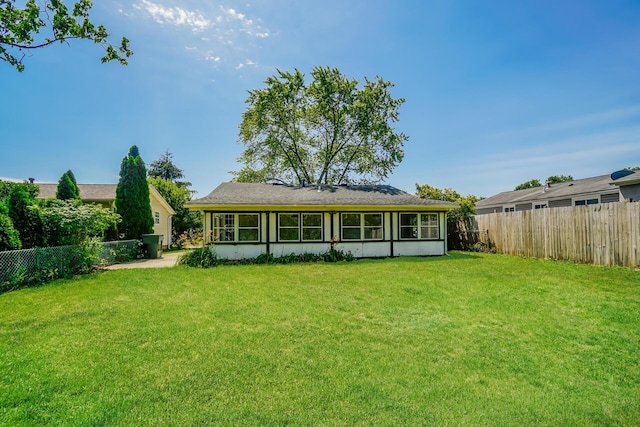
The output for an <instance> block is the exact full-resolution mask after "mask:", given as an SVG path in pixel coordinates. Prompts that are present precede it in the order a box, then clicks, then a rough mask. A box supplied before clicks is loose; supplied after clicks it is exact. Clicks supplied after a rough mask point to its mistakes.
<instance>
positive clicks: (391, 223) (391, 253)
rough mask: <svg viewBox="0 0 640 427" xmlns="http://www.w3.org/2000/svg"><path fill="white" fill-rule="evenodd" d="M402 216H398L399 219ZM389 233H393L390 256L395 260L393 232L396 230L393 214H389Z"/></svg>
mask: <svg viewBox="0 0 640 427" xmlns="http://www.w3.org/2000/svg"><path fill="white" fill-rule="evenodd" d="M399 216H400V215H398V217H399ZM389 224H390V227H389V233H391V239H390V243H389V246H390V247H391V248H390V256H391V257H392V258H393V230H395V227H394V226H393V212H389Z"/></svg>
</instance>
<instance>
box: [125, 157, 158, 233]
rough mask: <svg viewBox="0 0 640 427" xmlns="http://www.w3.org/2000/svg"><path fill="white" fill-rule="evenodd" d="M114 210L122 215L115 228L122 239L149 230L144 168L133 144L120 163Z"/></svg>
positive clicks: (149, 222)
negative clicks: (121, 234)
mask: <svg viewBox="0 0 640 427" xmlns="http://www.w3.org/2000/svg"><path fill="white" fill-rule="evenodd" d="M116 211H117V212H118V213H119V214H120V216H121V217H122V222H121V223H120V225H119V226H118V230H119V232H120V233H124V236H125V238H126V239H139V238H140V235H142V234H147V233H153V215H152V213H151V201H150V200H149V184H147V169H146V167H145V165H144V162H143V161H142V158H141V157H140V153H139V152H138V147H136V146H135V145H134V146H132V147H131V148H130V149H129V154H128V155H127V156H125V157H124V158H123V159H122V163H121V164H120V180H119V181H118V187H117V188H116Z"/></svg>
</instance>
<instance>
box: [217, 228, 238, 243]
mask: <svg viewBox="0 0 640 427" xmlns="http://www.w3.org/2000/svg"><path fill="white" fill-rule="evenodd" d="M234 240H235V239H234V233H233V229H231V230H229V229H226V230H220V241H221V242H233V241H234Z"/></svg>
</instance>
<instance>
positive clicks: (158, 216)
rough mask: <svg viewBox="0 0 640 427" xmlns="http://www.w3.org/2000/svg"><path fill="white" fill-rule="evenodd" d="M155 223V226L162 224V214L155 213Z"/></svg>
mask: <svg viewBox="0 0 640 427" xmlns="http://www.w3.org/2000/svg"><path fill="white" fill-rule="evenodd" d="M153 221H154V222H155V224H156V225H157V224H160V212H154V213H153Z"/></svg>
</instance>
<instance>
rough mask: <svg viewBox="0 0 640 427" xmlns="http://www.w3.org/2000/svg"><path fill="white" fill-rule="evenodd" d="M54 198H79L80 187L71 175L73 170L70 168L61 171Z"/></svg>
mask: <svg viewBox="0 0 640 427" xmlns="http://www.w3.org/2000/svg"><path fill="white" fill-rule="evenodd" d="M56 199H60V200H69V199H80V189H79V188H78V184H77V182H76V177H75V176H74V175H73V172H71V169H69V170H68V171H66V172H65V173H63V174H62V176H61V177H60V179H59V180H58V189H57V190H56Z"/></svg>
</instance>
